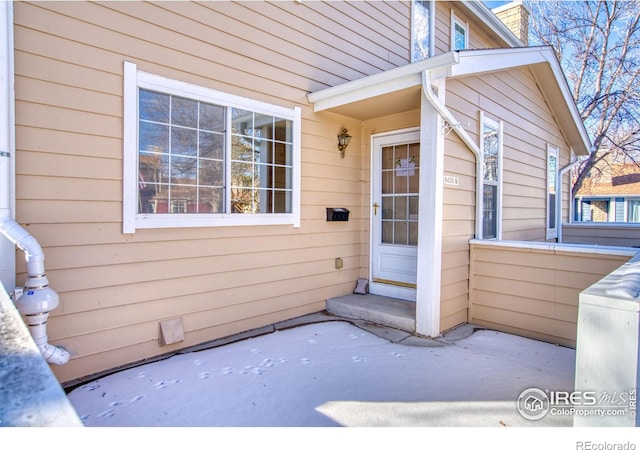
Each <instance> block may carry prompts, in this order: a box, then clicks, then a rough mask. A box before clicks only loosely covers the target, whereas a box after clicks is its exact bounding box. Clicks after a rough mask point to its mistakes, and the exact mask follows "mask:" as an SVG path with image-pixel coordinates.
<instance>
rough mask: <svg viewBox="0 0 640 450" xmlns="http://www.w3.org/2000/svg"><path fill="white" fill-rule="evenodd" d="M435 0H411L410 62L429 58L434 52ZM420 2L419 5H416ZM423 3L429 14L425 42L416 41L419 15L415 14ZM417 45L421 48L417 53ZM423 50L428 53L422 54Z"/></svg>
mask: <svg viewBox="0 0 640 450" xmlns="http://www.w3.org/2000/svg"><path fill="white" fill-rule="evenodd" d="M435 1H436V0H431V1H420V0H412V1H411V49H410V53H411V62H416V61H420V60H422V59H426V58H431V57H432V56H433V55H434V53H435V39H434V33H435V26H436V19H435V14H436V8H435ZM420 3H421V5H418V4H420ZM425 3H426V4H427V6H428V14H429V17H428V24H427V26H428V30H427V32H428V35H427V36H426V42H425V41H424V40H421V42H418V29H417V26H418V25H419V17H418V15H417V8H423V7H424V6H425V5H424V4H425ZM418 46H419V48H420V49H421V50H422V52H421V54H418V52H417V51H416V48H417V47H418ZM425 51H426V52H427V53H428V54H427V55H425V54H424V52H425Z"/></svg>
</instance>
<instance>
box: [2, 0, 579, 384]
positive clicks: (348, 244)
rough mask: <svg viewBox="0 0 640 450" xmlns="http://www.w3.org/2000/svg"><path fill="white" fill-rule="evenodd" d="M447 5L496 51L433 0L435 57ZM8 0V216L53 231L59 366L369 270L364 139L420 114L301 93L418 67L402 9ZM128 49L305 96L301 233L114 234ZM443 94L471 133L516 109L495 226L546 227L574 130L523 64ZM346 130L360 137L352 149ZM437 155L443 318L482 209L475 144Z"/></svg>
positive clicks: (76, 366) (72, 373)
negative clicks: (172, 322)
mask: <svg viewBox="0 0 640 450" xmlns="http://www.w3.org/2000/svg"><path fill="white" fill-rule="evenodd" d="M452 8H453V9H455V10H456V14H457V16H458V17H459V18H460V19H461V20H464V21H469V27H470V29H469V36H470V46H471V48H491V47H496V46H499V44H498V43H497V42H494V41H493V40H491V39H490V38H489V37H487V36H485V35H484V34H483V33H482V32H481V29H480V27H479V26H478V25H477V24H475V23H473V22H471V21H470V19H469V18H468V17H467V16H466V15H465V14H464V12H463V11H461V10H460V9H459V8H460V7H459V6H458V5H456V2H437V3H436V33H437V34H438V39H437V41H436V53H437V54H439V53H444V52H448V51H449V50H450V48H449V28H450V17H451V9H452ZM14 11H15V46H16V48H15V63H16V64H15V65H16V80H15V81H16V125H17V126H16V145H17V158H16V160H17V167H16V175H17V177H16V178H17V186H16V191H17V211H16V215H17V217H16V218H17V220H18V221H19V222H20V223H21V224H24V225H25V227H26V228H27V229H28V231H29V232H30V233H32V234H33V235H34V236H35V237H36V238H37V239H38V240H39V241H40V243H41V244H42V246H43V248H44V251H45V254H46V258H47V260H46V267H47V275H48V277H49V280H50V282H51V286H52V287H53V288H54V289H55V290H56V291H57V292H58V293H59V294H60V306H59V308H57V309H56V310H55V311H54V312H53V313H52V315H51V316H50V319H49V327H48V330H49V337H50V340H51V342H52V343H53V344H56V345H62V346H64V347H66V348H68V349H69V350H70V351H71V352H72V360H71V361H70V362H69V363H68V364H67V365H65V366H61V367H54V368H53V369H54V372H55V374H56V376H57V377H58V378H59V379H60V381H62V382H65V381H69V380H73V379H77V378H79V377H83V376H86V375H90V374H94V373H97V372H100V371H103V370H107V369H111V368H114V367H117V366H120V365H125V364H128V363H131V362H135V361H139V360H142V359H145V358H150V357H153V356H157V355H160V354H163V353H167V352H171V351H174V350H178V349H179V348H182V347H187V346H191V345H195V344H198V343H202V342H205V341H208V340H213V339H216V338H219V337H223V336H227V335H231V334H234V333H237V332H241V331H245V330H248V329H252V328H257V327H260V326H262V325H265V324H269V323H273V322H277V321H280V320H284V319H287V318H290V317H295V316H299V315H302V314H306V313H310V312H314V311H319V310H322V309H324V306H325V300H326V299H327V298H330V297H333V296H337V295H342V294H346V293H349V292H351V291H352V290H353V287H354V285H355V280H356V279H357V278H358V277H360V276H366V275H368V265H369V232H370V230H369V210H370V201H369V200H370V198H369V180H370V174H369V167H370V148H369V147H370V136H371V134H372V133H376V132H383V131H390V130H396V129H401V128H407V127H413V126H417V125H419V111H407V112H405V113H402V114H397V115H394V116H388V117H382V118H378V119H375V120H371V121H367V122H365V123H361V122H360V121H358V120H354V119H350V118H348V117H344V116H338V115H335V114H332V113H320V114H314V113H313V112H312V108H311V106H310V105H309V104H308V103H307V99H306V94H307V93H309V92H315V91H318V90H321V89H323V88H326V87H330V86H336V85H339V84H342V83H344V82H346V81H350V80H355V79H359V78H362V77H364V76H367V75H371V74H374V73H379V72H382V71H385V70H388V69H391V68H394V67H397V66H401V65H404V64H407V63H408V62H409V57H410V55H409V49H410V29H409V27H410V11H411V3H410V2H296V1H287V2H273V3H268V2H205V3H193V2H158V3H147V2H104V3H89V2H41V3H27V2H15V3H14ZM336 22H340V24H341V26H340V27H336V26H335V24H336ZM176 30H179V31H176ZM125 61H130V62H133V63H135V64H137V66H138V68H139V69H140V70H143V71H145V72H150V73H153V74H157V75H161V76H165V77H169V78H173V79H176V80H179V81H184V82H190V83H194V84H197V85H200V86H204V87H208V88H212V89H216V90H219V91H224V92H227V93H230V94H235V95H240V96H243V97H249V98H251V99H255V100H260V101H265V102H269V103H273V104H275V105H279V106H286V107H291V106H294V105H296V106H300V107H302V121H303V124H302V186H301V198H302V204H301V210H302V220H301V227H300V228H292V227H290V226H247V227H235V228H230V227H215V228H189V229H179V228H178V229H145V230H138V231H137V232H136V233H135V234H127V235H125V234H122V231H121V230H122V198H123V191H122V184H123V183H122V182H123V180H122V159H123V148H122V137H123V133H122V126H123V123H122V109H123V63H124V62H125ZM446 100H447V105H448V106H449V107H450V108H451V109H452V110H453V111H454V114H456V117H459V118H460V121H461V122H462V123H463V124H464V123H466V122H468V123H469V127H467V130H468V131H470V132H471V134H472V135H475V137H476V139H477V137H478V131H477V130H478V123H479V122H478V120H479V116H478V113H479V111H480V110H482V111H485V113H487V114H488V115H489V116H490V117H492V118H494V119H499V120H504V121H505V172H504V183H505V184H504V195H505V197H504V198H505V201H504V211H505V212H504V215H503V219H504V225H503V230H504V231H503V237H505V238H509V239H538V240H540V239H544V219H540V217H544V216H545V214H544V211H546V206H545V205H546V203H545V194H546V193H545V191H544V186H545V185H546V184H545V181H544V179H545V165H546V147H545V145H546V143H547V142H549V143H551V144H555V145H557V146H558V147H560V148H561V149H563V145H562V143H563V140H562V138H561V134H560V133H559V131H557V126H556V125H555V122H554V121H553V119H552V118H551V117H550V114H549V112H548V110H547V109H546V105H545V102H544V98H542V96H541V95H540V91H539V90H538V89H537V85H536V83H535V80H534V79H533V77H532V76H531V74H530V73H529V72H528V71H526V70H522V71H509V72H501V73H498V74H486V75H483V76H482V77H468V78H465V79H461V80H455V81H454V80H452V81H449V82H447V99H446ZM522 123H526V125H522ZM345 127H346V128H347V129H349V130H350V132H351V134H352V135H353V136H354V138H353V140H352V142H351V144H350V145H349V148H348V149H347V152H346V157H345V158H344V159H342V158H340V155H339V153H338V151H337V148H336V144H337V142H336V135H337V134H338V133H339V132H340V130H341V129H342V128H345ZM445 153H446V154H445V175H449V176H453V177H457V178H458V179H459V184H458V185H456V186H445V192H444V200H445V205H444V220H445V224H444V227H443V229H444V236H443V258H442V262H443V264H442V267H443V271H442V278H441V284H442V306H441V329H443V330H444V329H448V328H451V327H453V326H455V325H457V324H459V323H463V322H465V321H466V320H467V308H468V299H469V265H470V260H469V252H468V240H469V239H470V238H472V237H473V235H474V219H475V218H474V213H473V211H474V207H475V194H474V189H475V169H474V165H475V162H474V159H473V155H472V154H471V152H470V151H469V150H468V149H466V147H465V146H464V145H462V143H461V142H460V141H459V140H458V138H457V137H456V136H455V134H454V133H451V134H449V135H448V136H447V138H446V152H445ZM563 155H564V154H563ZM567 159H568V155H564V156H561V162H564V163H566V161H567ZM330 206H339V207H346V208H348V209H349V210H350V211H351V218H350V220H349V222H346V223H340V222H337V223H328V222H326V221H325V208H326V207H330ZM529 211H531V212H529ZM336 257H341V258H342V259H343V261H344V268H343V269H340V270H337V269H335V268H334V259H335V258H336ZM17 264H18V271H19V273H18V279H19V280H20V281H22V280H23V279H24V276H25V266H24V262H23V261H22V260H21V259H18V261H17ZM176 317H181V318H182V319H183V321H184V328H185V340H184V341H183V342H181V343H179V344H172V345H169V346H164V347H160V346H159V344H158V324H159V322H161V321H163V320H167V319H172V318H176Z"/></svg>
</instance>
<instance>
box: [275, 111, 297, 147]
mask: <svg viewBox="0 0 640 450" xmlns="http://www.w3.org/2000/svg"><path fill="white" fill-rule="evenodd" d="M292 136H293V127H292V123H291V121H290V120H285V119H279V118H277V117H276V118H275V121H274V139H275V140H276V141H282V142H292V141H293V139H292Z"/></svg>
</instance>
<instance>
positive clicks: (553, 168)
mask: <svg viewBox="0 0 640 450" xmlns="http://www.w3.org/2000/svg"><path fill="white" fill-rule="evenodd" d="M557 174H558V158H557V157H556V156H555V155H549V161H548V174H547V183H548V184H549V192H554V193H555V192H556V176H557Z"/></svg>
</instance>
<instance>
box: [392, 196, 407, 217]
mask: <svg viewBox="0 0 640 450" xmlns="http://www.w3.org/2000/svg"><path fill="white" fill-rule="evenodd" d="M408 200H409V199H408V197H396V198H395V206H394V208H393V211H394V214H393V218H394V219H396V220H405V219H407V201H408Z"/></svg>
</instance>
